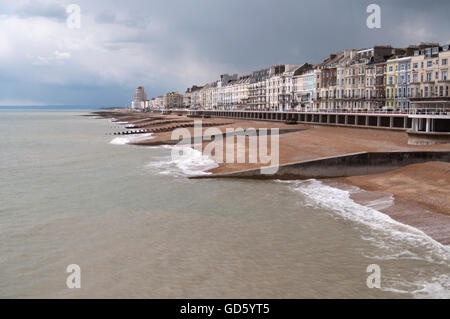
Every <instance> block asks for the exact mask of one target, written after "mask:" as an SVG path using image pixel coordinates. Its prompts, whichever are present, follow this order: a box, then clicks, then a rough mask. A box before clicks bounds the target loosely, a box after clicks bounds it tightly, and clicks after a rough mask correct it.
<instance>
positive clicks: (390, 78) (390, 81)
mask: <svg viewBox="0 0 450 319" xmlns="http://www.w3.org/2000/svg"><path fill="white" fill-rule="evenodd" d="M389 84H391V85H392V76H390V77H389Z"/></svg>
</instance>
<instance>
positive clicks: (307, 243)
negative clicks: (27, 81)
mask: <svg viewBox="0 0 450 319" xmlns="http://www.w3.org/2000/svg"><path fill="white" fill-rule="evenodd" d="M93 109H94V108H91V107H84V108H81V107H71V108H55V107H39V108H32V107H22V108H17V107H10V108H4V107H3V108H0V136H1V138H0V298H449V297H450V248H449V247H448V246H444V245H441V244H440V243H438V242H436V241H434V240H433V239H431V238H430V237H428V236H427V235H426V234H424V233H423V232H422V231H420V230H418V229H415V228H413V227H410V226H407V225H404V224H401V223H398V222H396V221H394V220H392V219H391V218H390V217H388V216H387V215H385V214H383V213H381V212H379V211H378V210H377V208H379V207H381V206H383V207H386V205H390V204H391V203H392V198H387V199H386V201H385V202H381V203H380V202H379V203H377V205H380V206H377V205H375V204H374V205H369V206H362V205H359V204H357V203H356V202H354V201H353V200H352V199H351V197H350V195H351V193H352V192H358V191H360V190H359V189H358V188H356V187H349V188H348V189H347V190H343V189H338V188H335V187H332V186H330V185H329V184H327V183H325V182H323V181H319V180H313V179H311V180H296V181H260V180H232V179H189V176H192V175H197V174H208V173H207V172H206V170H208V169H210V168H213V167H215V166H216V165H217V164H216V163H215V162H214V161H213V160H212V159H211V158H208V157H206V156H203V155H202V154H201V153H199V152H197V151H195V150H192V149H186V148H185V147H184V148H183V151H184V154H185V155H186V156H183V157H182V158H175V159H173V158H174V157H173V156H172V152H174V150H175V151H179V150H177V149H175V148H177V147H179V146H171V147H169V146H160V147H159V146H158V147H143V146H134V145H129V144H127V143H128V142H129V141H130V140H131V139H142V138H151V137H152V136H151V135H144V136H140V135H133V136H132V137H131V136H130V137H124V136H114V135H112V133H114V132H117V131H119V130H123V125H124V124H126V123H117V122H113V121H111V120H110V119H103V118H97V117H94V116H85V115H88V114H90V111H92V110H93ZM70 265H72V267H73V265H76V266H77V267H78V269H79V271H78V273H77V275H78V277H77V279H78V283H79V286H80V288H76V287H75V288H74V287H73V285H72V286H71V285H70V284H69V277H70V276H71V275H73V272H72V271H71V269H73V268H71V266H70ZM72 278H73V277H72Z"/></svg>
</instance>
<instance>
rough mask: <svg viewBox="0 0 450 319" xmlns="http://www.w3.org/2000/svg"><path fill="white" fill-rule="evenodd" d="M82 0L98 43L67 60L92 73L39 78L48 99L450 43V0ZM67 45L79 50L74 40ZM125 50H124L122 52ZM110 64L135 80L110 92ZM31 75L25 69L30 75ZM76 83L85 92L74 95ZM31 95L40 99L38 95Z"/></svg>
mask: <svg viewBox="0 0 450 319" xmlns="http://www.w3.org/2000/svg"><path fill="white" fill-rule="evenodd" d="M48 1H49V2H48ZM48 1H46V2H38V3H41V4H42V3H46V4H45V5H36V4H35V3H36V2H35V1H30V2H29V4H28V5H25V6H22V7H19V8H18V9H17V8H16V10H17V11H15V14H16V15H20V16H24V17H28V16H42V17H49V18H56V19H59V20H61V19H65V17H66V13H65V10H64V6H63V5H61V4H60V2H54V3H53V2H51V0H48ZM70 2H71V1H70ZM70 2H67V3H65V5H67V4H69V3H70ZM74 2H76V3H78V4H79V5H80V7H81V10H82V14H83V19H84V20H82V21H87V20H88V18H89V17H91V18H92V24H88V23H85V24H83V27H82V30H81V31H82V32H85V33H84V34H83V37H84V39H93V41H94V40H95V41H98V43H90V46H89V48H88V49H85V48H84V47H81V48H79V50H78V51H75V52H73V53H72V55H71V56H72V58H71V59H69V60H67V62H66V65H67V67H71V68H72V69H77V70H78V69H79V70H85V69H86V70H88V71H89V72H90V73H88V72H87V73H86V75H85V76H81V75H80V76H77V78H76V81H75V80H74V81H73V83H69V84H67V88H66V89H64V90H62V89H61V88H60V87H58V89H55V90H53V89H52V86H51V85H50V84H48V85H44V84H42V83H34V84H36V85H40V86H46V87H45V88H42V92H49V93H48V95H40V96H39V98H40V99H41V98H42V99H44V97H45V99H46V100H47V101H49V102H51V100H52V99H54V100H55V101H57V102H58V103H62V102H64V101H66V100H67V101H66V102H67V103H68V104H70V103H71V102H70V97H74V96H76V97H77V99H78V100H77V103H80V101H79V100H80V99H82V96H83V95H82V94H80V92H82V91H83V89H84V90H85V91H86V104H91V103H95V104H104V103H113V104H115V105H117V104H125V103H127V102H128V100H129V99H130V96H131V94H132V89H133V87H134V86H137V85H138V84H142V85H144V86H145V87H146V89H147V91H149V92H151V93H150V95H151V96H155V95H158V94H161V93H164V92H166V91H169V90H180V91H182V90H184V89H185V88H186V87H187V86H190V85H192V84H203V83H204V82H207V81H213V80H215V79H217V76H218V75H219V74H220V73H224V72H233V73H240V74H244V73H248V72H250V71H252V70H255V69H258V68H262V67H265V66H268V65H273V64H278V63H292V64H300V63H304V62H309V63H318V62H320V61H322V60H323V59H324V58H326V57H327V56H328V55H329V54H330V53H333V52H336V51H341V50H343V49H351V48H355V49H359V48H367V47H371V46H373V45H377V44H391V45H393V46H395V47H406V46H408V45H410V44H417V43H419V42H422V41H427V42H440V43H448V42H450V33H449V30H450V22H449V19H448V12H450V1H428V2H426V1H416V0H382V1H378V0H370V1H356V0H338V1H336V0H303V1H300V0H277V1H276V0H270V1H269V0H244V1H238V0H228V1H216V0H214V1H211V0H189V1H186V0H172V1H171V0H167V1H144V0H142V1H137V0H135V1H133V0H130V1H119V0H110V1H88V0H79V1H74ZM52 3H53V4H52ZM371 3H376V4H378V5H380V7H381V29H369V28H367V26H366V19H367V17H368V13H367V12H366V8H367V6H368V5H369V4H371ZM83 23H84V22H83ZM0 39H1V37H0ZM55 50H58V51H61V52H62V51H64V50H65V49H64V48H58V47H56V48H54V49H52V51H51V52H53V51H55ZM83 50H84V51H83ZM67 51H68V52H69V53H71V49H70V47H69V48H68V49H67ZM51 52H50V53H51ZM0 53H1V50H0ZM29 53H30V54H29V55H30V56H32V55H33V54H32V52H29ZM116 54H117V57H120V58H115V57H116ZM34 55H40V54H34ZM77 59H79V60H81V61H83V63H82V65H83V67H81V68H76V67H74V65H73V63H77V62H76V61H77ZM93 59H98V60H99V61H101V62H109V60H108V59H110V60H111V63H110V65H109V66H108V67H107V68H103V69H101V70H100V71H98V70H97V69H95V68H94V69H95V70H94V71H92V70H91V69H92V68H93V67H92V65H90V63H87V62H86V61H89V60H93ZM50 61H53V60H50ZM69 61H70V62H71V63H72V65H70V64H69ZM130 61H131V62H132V61H137V62H136V63H130ZM4 65H9V64H8V63H5V64H4ZM94 65H95V64H94ZM129 65H131V66H130V67H129ZM135 65H142V68H139V67H137V68H136V67H134V68H133V66H135ZM61 68H62V67H60V69H61ZM109 69H111V72H112V73H113V74H119V75H118V76H119V77H124V78H125V77H126V75H127V74H128V77H129V78H132V79H134V80H133V81H128V82H127V83H128V84H125V85H124V84H123V83H120V84H119V83H117V84H116V89H112V90H113V91H114V94H111V95H108V94H104V92H106V89H105V88H106V87H108V88H114V83H112V80H110V79H108V81H107V83H102V82H101V77H97V76H96V74H95V72H106V71H109ZM61 70H63V71H64V69H61ZM77 72H78V71H77ZM80 72H81V71H80ZM124 72H125V73H124ZM145 76H147V77H145ZM149 77H150V78H151V79H150V80H149V79H148V78H149ZM80 79H81V80H80ZM83 79H84V80H83ZM92 79H95V81H94V80H92ZM26 80H27V79H26V76H24V78H23V81H26ZM79 81H85V82H81V83H79ZM16 82H17V83H16ZM16 82H14V83H12V84H11V85H12V86H14V85H17V86H18V87H20V85H21V83H20V82H21V80H20V79H19V80H16ZM93 82H95V83H96V86H98V87H101V88H102V89H101V91H102V94H99V95H98V96H95V94H93V92H95V90H94V89H93V90H88V89H86V87H87V85H88V84H87V83H91V84H92V83H93ZM70 85H72V86H73V91H74V92H77V93H76V94H70V92H71V88H70ZM10 92H14V90H10ZM50 92H64V95H62V94H61V95H60V96H56V95H55V94H59V93H53V95H52V94H51V93H50ZM5 93H8V92H5ZM36 94H37V93H36ZM119 96H120V97H121V98H119ZM65 97H67V98H65ZM10 98H12V97H10ZM29 99H30V100H33V96H31V97H30V98H29ZM63 100H64V101H63Z"/></svg>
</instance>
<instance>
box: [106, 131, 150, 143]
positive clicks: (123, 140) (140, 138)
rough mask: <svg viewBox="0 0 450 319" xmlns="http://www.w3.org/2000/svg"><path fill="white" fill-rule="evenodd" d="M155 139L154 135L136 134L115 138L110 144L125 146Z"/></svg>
mask: <svg viewBox="0 0 450 319" xmlns="http://www.w3.org/2000/svg"><path fill="white" fill-rule="evenodd" d="M152 138H155V137H154V136H153V133H145V134H134V135H130V136H121V137H116V138H113V139H112V140H111V141H110V142H109V143H110V144H114V145H125V144H128V143H133V142H139V141H144V140H149V139H152Z"/></svg>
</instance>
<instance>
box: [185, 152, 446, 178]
mask: <svg viewBox="0 0 450 319" xmlns="http://www.w3.org/2000/svg"><path fill="white" fill-rule="evenodd" d="M431 161H439V162H450V152H361V153H353V154H345V155H340V156H333V157H324V158H319V159H316V160H311V161H303V162H296V163H288V164H283V165H280V166H279V167H278V170H277V171H276V173H274V174H264V173H263V171H262V170H261V169H260V168H257V169H249V170H243V171H237V172H232V173H226V174H211V175H200V176H192V177H190V178H194V179H195V178H250V179H286V180H288V179H309V178H317V179H320V178H331V177H345V176H357V175H367V174H376V173H383V172H387V171H391V170H394V169H398V168H400V167H403V166H406V165H411V164H418V163H425V162H431Z"/></svg>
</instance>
